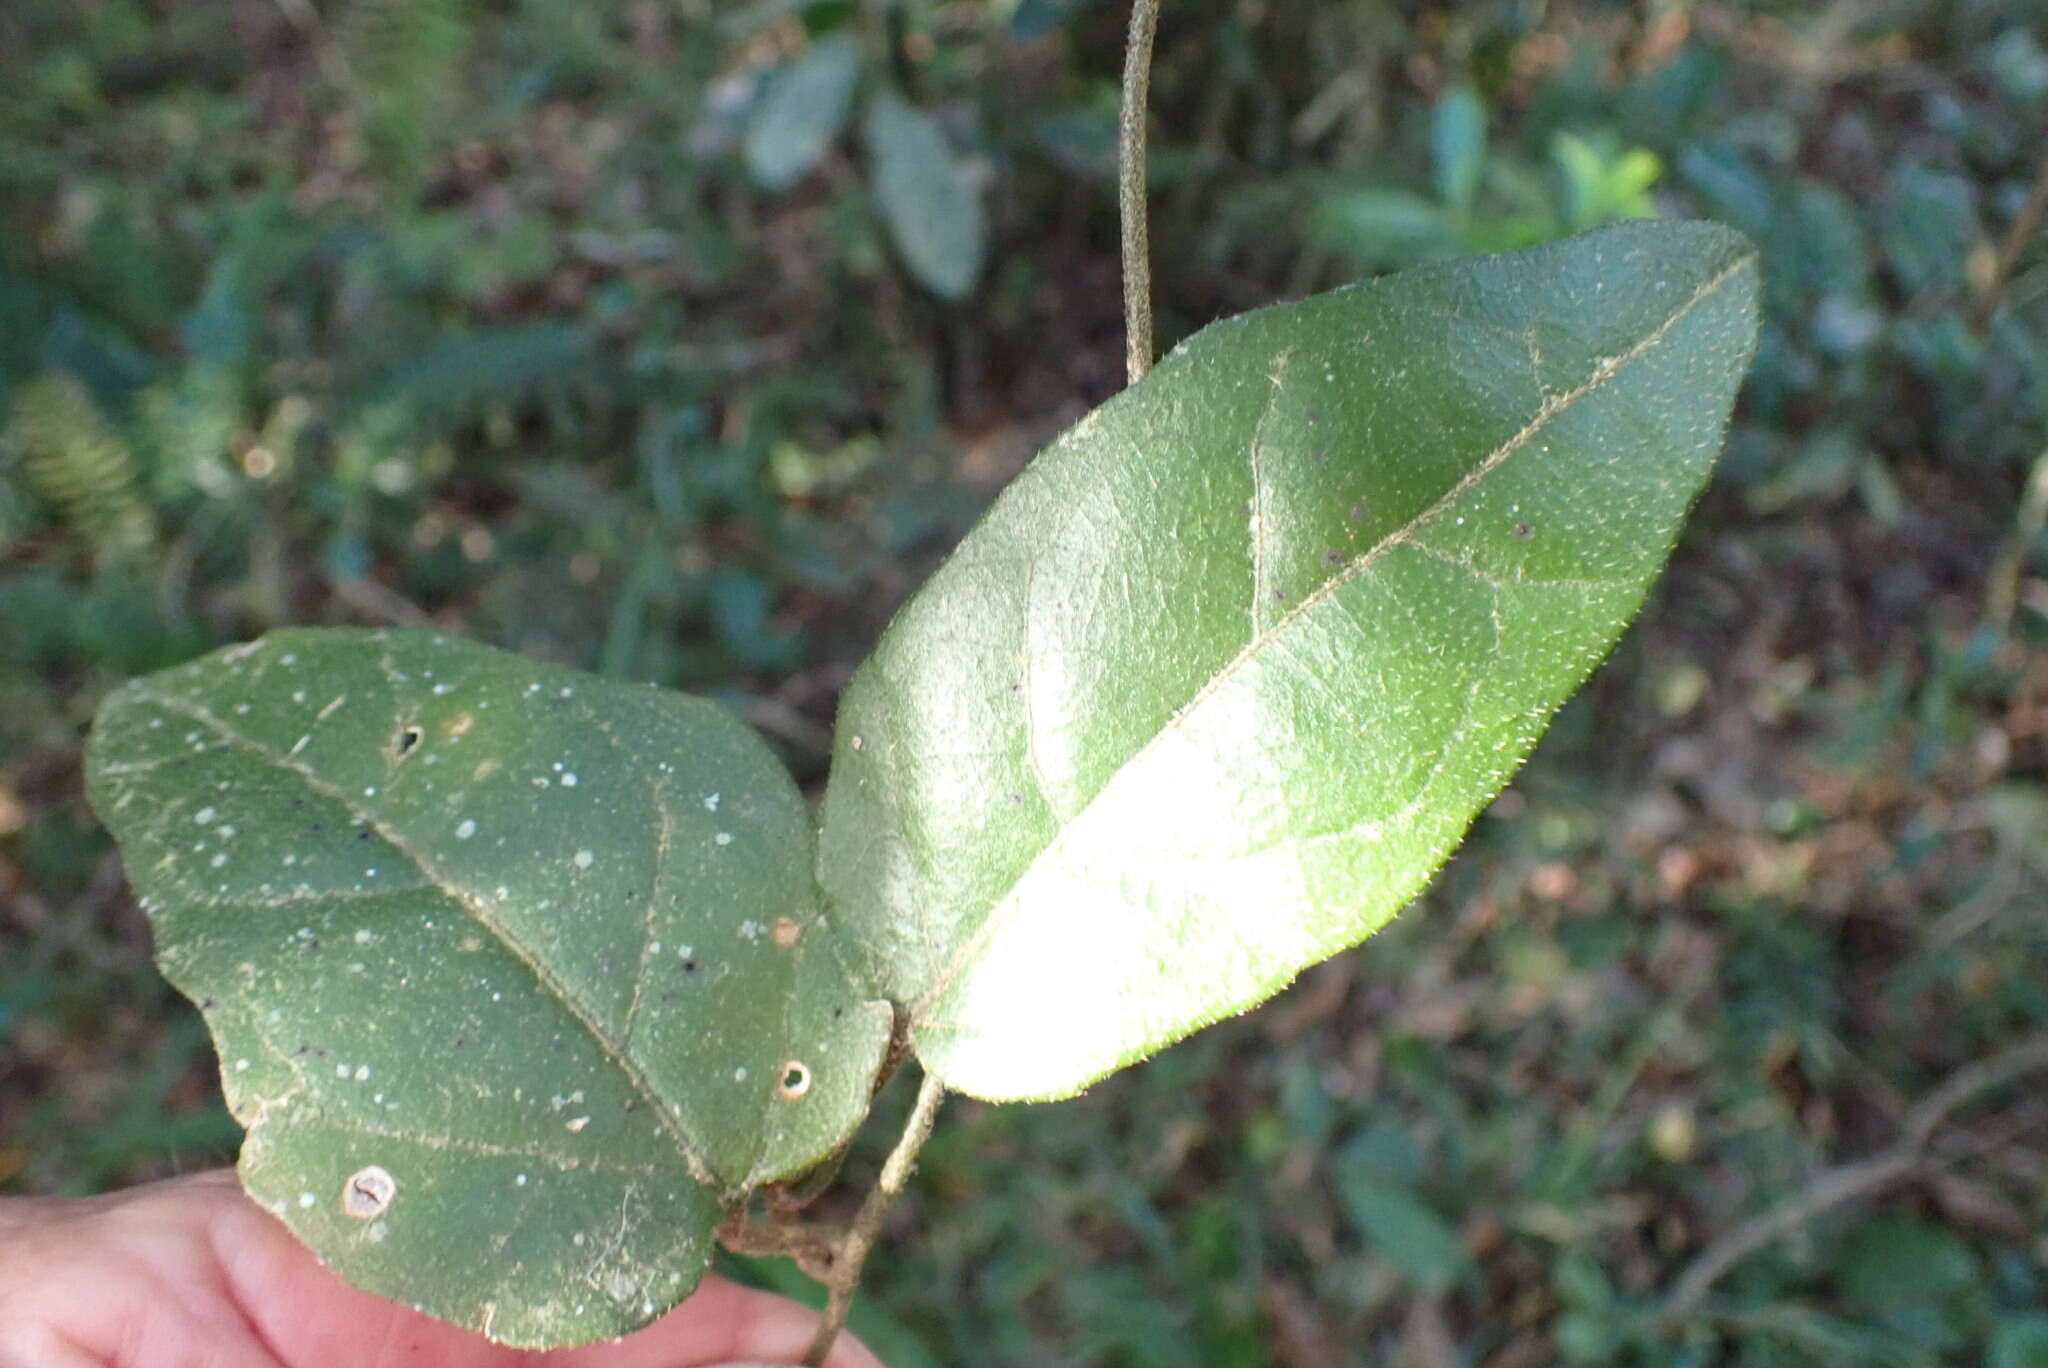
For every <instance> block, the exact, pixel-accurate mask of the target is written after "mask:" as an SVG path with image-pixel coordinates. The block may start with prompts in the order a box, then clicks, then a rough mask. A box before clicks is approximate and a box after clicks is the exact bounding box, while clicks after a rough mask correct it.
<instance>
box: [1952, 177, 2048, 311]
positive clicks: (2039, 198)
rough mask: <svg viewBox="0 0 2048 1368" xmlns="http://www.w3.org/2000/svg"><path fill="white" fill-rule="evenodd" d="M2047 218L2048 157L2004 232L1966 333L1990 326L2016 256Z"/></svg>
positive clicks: (2018, 259) (2017, 262) (2015, 262)
mask: <svg viewBox="0 0 2048 1368" xmlns="http://www.w3.org/2000/svg"><path fill="white" fill-rule="evenodd" d="M2043 214H2048V156H2044V157H2043V158H2042V159H2041V170H2040V171H2039V173H2037V174H2036V175H2035V177H2034V188H2033V189H2032V190H2029V191H2028V192H2027V199H2026V202H2025V203H2024V204H2022V205H2020V211H2019V213H2017V214H2015V215H2014V216H2013V220H2012V226H2011V227H2010V228H2008V229H2006V232H2005V244H2004V246H2002V247H2000V248H1999V249H1998V258H1997V260H1995V261H1994V262H1992V265H1991V278H1990V279H1989V280H1986V281H1985V282H1984V291H1983V293H1982V294H1980V295H1978V297H1977V308H1976V311H1975V312H1974V313H1972V314H1971V315H1970V331H1971V332H1974V333H1977V334H1979V335H1981V334H1982V333H1983V332H1984V330H1985V329H1987V328H1989V327H1990V326H1991V317H1992V315H1993V314H1995V313H1997V312H1998V301H1999V300H2000V299H2002V298H2004V297H2005V283H2006V281H2007V280H2009V279H2011V278H2012V273H2013V268H2014V267H2016V266H2018V265H2019V264H2020V253H2021V252H2023V251H2025V250H2026V246H2027V239H2029V238H2031V237H2032V236H2033V235H2034V230H2035V229H2036V228H2039V227H2040V226H2041V216H2042V215H2043Z"/></svg>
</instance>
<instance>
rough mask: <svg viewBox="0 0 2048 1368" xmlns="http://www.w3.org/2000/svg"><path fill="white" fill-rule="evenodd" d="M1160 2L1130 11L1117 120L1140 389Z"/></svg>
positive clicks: (1141, 2) (1147, 314)
mask: <svg viewBox="0 0 2048 1368" xmlns="http://www.w3.org/2000/svg"><path fill="white" fill-rule="evenodd" d="M1158 31H1159V0H1136V3H1134V4H1133V5H1132V6H1131V38H1130V43H1129V45H1128V46H1127V47H1126V48H1125V49H1124V104H1123V111H1122V113H1121V114H1120V115H1119V116H1118V118H1117V176H1116V179H1117V187H1116V188H1117V210H1118V213H1119V215H1120V217H1121V220H1122V223H1123V255H1124V366H1125V369H1126V370H1127V371H1128V372H1129V374H1130V377H1131V383H1132V384H1134V385H1135V384H1137V383H1138V381H1140V380H1142V379H1144V378H1145V372H1146V371H1148V370H1151V369H1152V253H1151V245H1150V242H1149V240H1148V233H1147V229H1146V224H1145V191H1146V188H1147V186H1146V174H1145V124H1146V117H1147V113H1148V110H1149V106H1150V104H1151V91H1152V37H1153V35H1154V34H1155V33H1157V32H1158Z"/></svg>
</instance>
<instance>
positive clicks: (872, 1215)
mask: <svg viewBox="0 0 2048 1368" xmlns="http://www.w3.org/2000/svg"><path fill="white" fill-rule="evenodd" d="M945 1096H946V1085H945V1084H944V1083H941V1082H940V1081H939V1078H938V1075H937V1074H931V1073H927V1074H926V1075H925V1076H924V1079H923V1081H922V1082H921V1083H919V1084H918V1088H917V1103H916V1105H915V1106H913V1107H912V1108H911V1109H910V1119H909V1120H908V1121H906V1122H904V1123H903V1135H902V1137H901V1138H900V1139H898V1140H897V1142H896V1148H895V1149H893V1150H891V1151H890V1152H889V1158H888V1161H887V1162H886V1163H884V1164H883V1165H882V1176H881V1178H880V1179H879V1180H878V1181H877V1182H876V1183H875V1188H874V1191H872V1192H870V1193H869V1194H868V1197H867V1200H866V1201H865V1202H862V1203H861V1207H860V1214H859V1215H857V1216H855V1217H854V1218H853V1224H852V1225H851V1226H849V1227H848V1228H847V1231H846V1238H845V1239H843V1240H841V1241H840V1243H839V1248H838V1249H837V1250H836V1251H834V1254H833V1257H832V1273H831V1277H830V1278H828V1279H827V1280H826V1283H825V1287H826V1293H827V1295H826V1301H825V1318H824V1319H823V1320H822V1321H820V1322H819V1323H818V1335H817V1338H816V1339H814V1340H812V1341H811V1351H810V1353H808V1354H806V1355H805V1356H804V1363H805V1364H806V1365H807V1368H822V1365H823V1364H824V1362H825V1359H826V1356H827V1355H829V1354H830V1353H831V1352H832V1343H833V1341H834V1340H836V1339H838V1338H839V1331H840V1330H841V1329H842V1328H843V1327H844V1326H845V1325H846V1313H847V1312H848V1311H849V1310H851V1309H852V1307H853V1293H854V1289H855V1288H857V1287H858V1286H859V1285H860V1271H861V1267H862V1266H863V1265H864V1264H866V1263H867V1261H868V1251H869V1250H871V1249H873V1248H874V1246H875V1237H876V1236H878V1235H880V1234H881V1232H882V1219H883V1217H885V1216H887V1215H888V1214H889V1208H890V1206H892V1205H893V1204H894V1203H895V1201H896V1196H897V1194H898V1193H900V1192H902V1191H903V1184H904V1183H905V1182H906V1181H907V1180H908V1179H909V1177H910V1171H911V1169H912V1168H913V1167H915V1166H916V1163H917V1152H918V1151H919V1150H920V1149H923V1148H924V1142H925V1139H926V1137H928V1136H929V1135H930V1134H931V1133H932V1122H933V1121H935V1120H937V1119H938V1115H939V1103H940V1102H942V1101H944V1100H945Z"/></svg>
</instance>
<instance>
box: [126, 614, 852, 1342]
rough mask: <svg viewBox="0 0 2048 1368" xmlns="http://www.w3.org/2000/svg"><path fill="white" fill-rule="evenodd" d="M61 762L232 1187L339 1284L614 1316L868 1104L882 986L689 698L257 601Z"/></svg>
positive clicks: (681, 1265)
mask: <svg viewBox="0 0 2048 1368" xmlns="http://www.w3.org/2000/svg"><path fill="white" fill-rule="evenodd" d="M88 776H89V781H90V785H91V796H92V801H93V804H94V806H95V807H96V808H97V809H98V811H99V812H100V813H101V815H102V816H103V817H104V818H105V820H106V822H107V824H108V826H109V827H110V828H112V830H113V831H114V833H115V835H116V837H117V838H118V839H119V841H120V843H121V846H122V849H123V852H124V854H125V856H126V860H127V865H128V869H129V873H130V877H131V879H132V880H133V881H134V883H135V885H136V887H137V889H138V891H139V892H140V893H141V895H142V897H143V903H144V907H145V908H146V909H147V910H148V912H149V914H150V919H151V923H152V926H153V928H154V930H155V933H156V938H157V954H158V959H159V962H160V963H161V964H162V966H163V969H164V972H165V974H166V975H167V976H169V977H170V978H171V980H172V981H173V982H174V983H176V984H177V985H178V987H179V988H180V989H182V990H183V991H184V992H185V993H187V994H188V995H189V996H191V997H192V998H193V1000H194V1001H196V1002H197V1003H199V1005H200V1007H201V1009H202V1010H203V1011H204V1013H205V1014H206V1017H207V1020H208V1024H209V1026H210V1027H211V1028H212V1030H213V1033H214V1038H215V1041H216V1043H217V1045H218V1047H219V1050H220V1055H221V1062H222V1078H223V1082H224V1084H225V1087H226V1091H227V1097H228V1102H229V1105H230V1107H231V1108H232V1109H233V1111H234V1113H235V1115H236V1116H237V1117H238V1118H239V1119H240V1120H241V1121H242V1122H243V1123H244V1124H245V1125H246V1126H248V1128H249V1135H248V1139H247V1142H246V1143H245V1145H244V1147H243V1150H242V1158H241V1172H242V1178H243V1182H244V1184H245V1186H246V1187H247V1188H248V1189H249V1191H250V1192H251V1194H252V1195H254V1196H255V1197H256V1198H257V1200H259V1201H261V1202H262V1203H264V1204H265V1205H266V1206H268V1207H269V1208H270V1209H271V1210H272V1211H274V1212H276V1213H277V1214H278V1215H279V1216H280V1217H281V1218H283V1219H284V1220H285V1221H286V1222H287V1223H288V1224H289V1225H290V1226H291V1227H292V1229H293V1230H294V1231H295V1232H296V1233H297V1234H298V1236H299V1237H300V1238H301V1239H303V1240H304V1241H305V1242H306V1243H307V1244H308V1245H310V1246H311V1247H312V1248H313V1250H314V1251H315V1252H316V1253H318V1254H319V1255H320V1257H321V1258H322V1259H324V1260H325V1261H326V1262H328V1263H329V1264H331V1265H333V1266H334V1267H335V1268H336V1269H338V1270H339V1271H340V1272H341V1273H342V1274H343V1275H344V1276H346V1277H347V1278H348V1279H349V1280H350V1281H351V1282H354V1283H356V1284H357V1285H358V1286H361V1287H364V1288H367V1289H369V1290H371V1291H373V1292H377V1293H379V1294H381V1295H384V1296H387V1297H391V1298H393V1299H395V1300H399V1301H403V1302H406V1303H409V1304H411V1305H414V1306H417V1307H419V1308H421V1309H423V1310H426V1311H428V1312H430V1313H431V1314H433V1315H436V1316H439V1317H441V1318H443V1319H446V1320H450V1321H454V1322H456V1323H458V1324H463V1325H467V1326H471V1327H473V1328H476V1329H480V1330H483V1331H485V1332H486V1333H488V1334H490V1335H491V1336H492V1337H493V1338H496V1339H499V1340H501V1341H504V1342H506V1343H512V1344H520V1345H534V1346H538V1345H553V1344H561V1343H568V1342H574V1341H581V1340H590V1339H597V1338H603V1337H606V1336H612V1335H618V1334H622V1333H624V1332H625V1331H627V1330H630V1329H633V1328H635V1327H637V1326H639V1325H641V1324H643V1323H645V1322H646V1321H647V1320H649V1319H650V1318H652V1317H653V1316H654V1315H657V1314H659V1313H660V1312H661V1311H664V1310H666V1309H667V1308H668V1307H670V1306H672V1305H674V1304H675V1302H677V1301H678V1300H680V1299H681V1298H682V1297H683V1296H684V1295H685V1294H686V1293H688V1291H689V1290H690V1289H691V1288H692V1287H694V1286H695V1285H696V1282H697V1280H698V1278H699V1276H700V1275H701V1273H702V1271H703V1268H704V1266H705V1262H706V1260H707V1259H708V1257H709V1254H710V1250H711V1244H712V1230H713V1228H714V1227H715V1225H716V1224H717V1222H718V1221H719V1220H720V1219H721V1217H722V1214H723V1212H724V1210H725V1209H726V1207H727V1206H728V1205H729V1204H730V1203H731V1202H732V1201H734V1200H735V1199H736V1198H737V1197H738V1196H739V1195H741V1194H743V1193H744V1192H745V1191H746V1190H747V1189H749V1188H751V1187H753V1186H755V1185H757V1184H759V1183H762V1182H767V1181H771V1180H774V1179H777V1178H781V1177H786V1176H788V1175H790V1174H793V1173H796V1172H799V1171H801V1170H802V1169H804V1168H806V1167H808V1166H809V1165H811V1164H812V1163H814V1162H816V1161H817V1160H818V1159H820V1158H822V1157H823V1156H825V1155H826V1154H828V1153H829V1152H831V1151H832V1150H833V1149H834V1148H836V1147H837V1146H838V1145H839V1144H841V1143H842V1142H843V1141H844V1139H845V1138H846V1136H847V1135H849V1134H850V1133H851V1131H852V1130H853V1128H854V1127H855V1126H856V1125H857V1124H858V1123H859V1121H860V1119H861V1117H862V1116H863V1115H864V1114H865V1113H866V1110H867V1106H868V1102H869V1095H870V1090H871V1086H872V1083H873V1080H874V1077H875V1074H876V1071H877V1068H878V1067H879V1064H880V1060H881V1055H882V1051H883V1050H884V1048H885V1047H886V1044H887V1041H888V1037H889V1030H890V1013H889V1009H888V1007H887V1005H886V1004H883V1003H879V1002H869V1001H866V1000H864V999H862V998H861V997H859V996H858V995H856V994H855V993H854V992H853V991H852V990H851V989H850V988H849V987H848V984H847V982H846V979H845V976H844V974H843V972H842V971H841V969H840V966H839V964H838V962H837V959H836V957H835V956H834V955H833V953H832V951H831V948H830V945H829V943H828V942H829V935H830V933H829V928H827V927H826V926H824V925H823V923H822V922H821V921H820V918H819V916H818V913H817V903H816V899H815V896H814V894H813V891H812V889H813V885H812V882H811V874H810V869H809V864H810V851H811V847H812V836H811V830H810V820H809V814H808V813H807V811H806V809H805V807H804V804H803V801H802V799H801V797H800V795H798V793H797V792H796V790H795V788H794V786H793V785H792V784H791V783H790V781H789V779H788V777H787V776H786V774H785V773H784V772H783V770H782V768H781V767H780V765H779V764H778V763H777V762H776V761H775V759H774V757H773V756H772V755H771V754H770V753H769V752H768V751H767V749H766V748H765V747H764V746H763V745H762V744H761V742H760V741H759V740H758V739H757V738H755V737H754V735H753V734H752V733H751V732H750V731H748V729H747V728H746V727H745V726H743V725H742V724H741V723H739V722H738V721H736V720H735V719H733V718H732V717H730V716H729V715H727V714H726V713H725V712H724V711H723V710H721V709H719V708H717V707H716V706H715V705H713V704H710V703H707V702H704V701H702V700H697V699H691V698H686V697H683V696H680V695H675V694H666V693H661V692H658V691H656V690H653V689H648V688H641V687H634V686H627V685H621V684H617V683H613V682H609V681H605V680H600V679H596V678H593V677H590V676H587V675H582V674H578V673H575V672H573V671H568V670H563V669H559V668H555V667H550V666H545V665H539V664H535V663H533V662H531V661H526V660H522V659H520V658H518V657H516V656H511V655H507V654H505V653H503V652H498V651H493V650H489V649H487V648H484V647H480V646H476V645H472V644H469V643H466V642H460V641H455V640H451V639H448V638H444V637H440V636H435V635H430V634H428V633H423V632H376V633H365V632H345V631H344V632H336V631H317V632H315V631H288V632H279V633H275V634H273V635H271V636H269V637H266V638H265V639H263V640H262V641H260V642H257V643H255V644H253V645H250V646H244V647H236V648H233V649H230V650H228V651H224V652H218V653H216V654H214V655H211V656H208V657H206V658H204V659H202V660H199V661H195V662H193V663H192V664H189V665H185V666H181V667H179V668H177V669H174V670H169V671H166V672H164V673H162V674H158V675H155V676H151V677H149V678H147V679H143V680H139V681H137V682H135V683H133V684H131V685H128V686H127V687H125V688H123V689H121V690H120V691H118V692H117V693H116V694H114V695H113V696H112V697H111V698H110V699H109V700H108V701H107V704H106V706H105V707H104V709H103V710H102V712H101V715H100V719H99V722H98V724H97V726H96V727H95V730H94V733H93V738H92V743H91V747H90V750H89V753H88Z"/></svg>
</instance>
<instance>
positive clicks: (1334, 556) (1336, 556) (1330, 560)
mask: <svg viewBox="0 0 2048 1368" xmlns="http://www.w3.org/2000/svg"><path fill="white" fill-rule="evenodd" d="M1323 560H1324V561H1325V562H1326V563H1327V564H1330V565H1342V564H1343V563H1344V553H1343V552H1342V551H1341V550H1339V549H1338V548H1337V547H1334V546H1332V547H1328V548H1326V549H1325V550H1324V552H1323Z"/></svg>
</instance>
